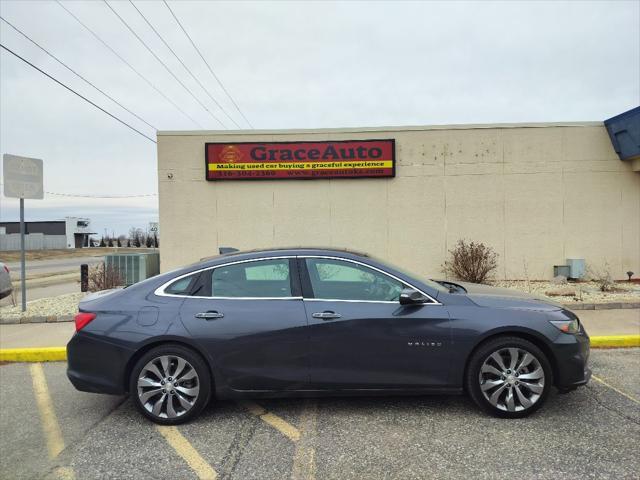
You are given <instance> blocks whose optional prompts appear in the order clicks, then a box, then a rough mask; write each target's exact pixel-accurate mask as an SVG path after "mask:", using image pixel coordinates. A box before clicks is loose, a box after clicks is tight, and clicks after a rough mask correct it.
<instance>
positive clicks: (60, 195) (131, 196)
mask: <svg viewBox="0 0 640 480" xmlns="http://www.w3.org/2000/svg"><path fill="white" fill-rule="evenodd" d="M44 193H47V194H49V195H57V196H58V197H76V198H110V199H114V198H116V199H117V198H140V197H157V196H158V194H157V193H140V194H132V195H92V194H83V193H57V192H44Z"/></svg>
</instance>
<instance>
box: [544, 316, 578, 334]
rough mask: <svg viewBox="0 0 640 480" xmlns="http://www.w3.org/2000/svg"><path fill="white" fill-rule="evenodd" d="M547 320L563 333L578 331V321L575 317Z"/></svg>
mask: <svg viewBox="0 0 640 480" xmlns="http://www.w3.org/2000/svg"><path fill="white" fill-rule="evenodd" d="M549 322H550V323H551V325H553V326H554V327H556V328H557V329H558V330H560V331H561V332H563V333H579V332H580V322H579V321H578V319H577V318H573V319H571V320H549Z"/></svg>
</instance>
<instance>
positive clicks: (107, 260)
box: [104, 251, 160, 286]
mask: <svg viewBox="0 0 640 480" xmlns="http://www.w3.org/2000/svg"><path fill="white" fill-rule="evenodd" d="M104 265H105V268H109V267H111V268H114V269H115V270H117V271H118V273H119V274H120V275H121V276H122V278H123V279H124V281H125V285H126V286H129V285H133V284H134V283H138V282H140V281H142V280H145V279H147V278H150V277H153V276H155V275H158V274H159V273H160V253H159V252H157V251H156V252H150V253H112V254H109V255H105V256H104Z"/></svg>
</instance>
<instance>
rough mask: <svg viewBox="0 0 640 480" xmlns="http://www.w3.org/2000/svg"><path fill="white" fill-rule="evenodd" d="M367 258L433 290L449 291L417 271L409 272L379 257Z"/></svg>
mask: <svg viewBox="0 0 640 480" xmlns="http://www.w3.org/2000/svg"><path fill="white" fill-rule="evenodd" d="M369 258H371V259H372V260H375V261H376V262H378V263H380V264H382V265H386V266H388V267H389V268H392V269H394V270H397V271H398V272H400V273H403V274H405V275H406V276H408V277H411V278H415V279H416V280H419V281H421V282H422V283H424V284H425V285H427V286H429V287H431V288H433V289H434V290H437V291H439V292H445V293H449V289H448V288H447V287H443V286H442V285H440V284H439V283H437V282H434V281H433V280H431V279H429V278H427V277H425V276H424V275H421V274H418V273H414V272H411V271H409V270H407V269H405V268H401V267H398V266H397V265H393V264H391V263H389V262H386V261H383V260H380V259H379V258H376V257H372V256H369Z"/></svg>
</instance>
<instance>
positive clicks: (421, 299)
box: [400, 288, 429, 305]
mask: <svg viewBox="0 0 640 480" xmlns="http://www.w3.org/2000/svg"><path fill="white" fill-rule="evenodd" d="M428 301H429V299H428V298H427V297H425V296H424V295H423V294H422V293H420V292H419V291H417V290H414V289H413V288H403V289H402V291H401V292H400V305H419V304H421V303H427V302H428Z"/></svg>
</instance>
